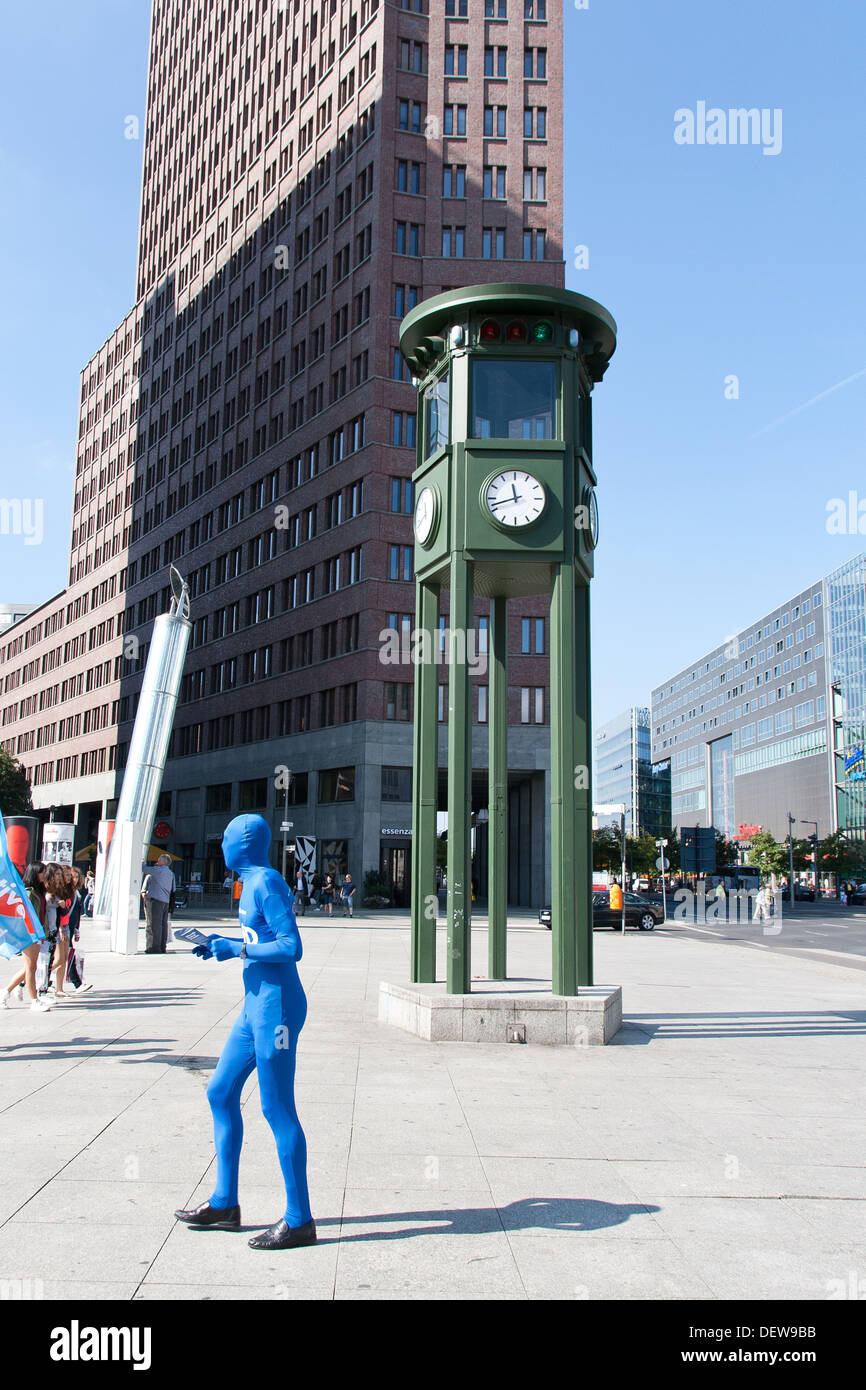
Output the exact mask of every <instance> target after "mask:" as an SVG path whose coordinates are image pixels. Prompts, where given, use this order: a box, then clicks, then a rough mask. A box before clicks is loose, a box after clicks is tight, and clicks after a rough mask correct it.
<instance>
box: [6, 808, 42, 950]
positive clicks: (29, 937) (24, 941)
mask: <svg viewBox="0 0 866 1390" xmlns="http://www.w3.org/2000/svg"><path fill="white" fill-rule="evenodd" d="M44 937H45V932H44V931H43V930H42V924H41V923H40V921H39V918H38V917H37V915H36V913H35V911H34V909H33V906H32V904H31V902H30V899H29V898H28V896H27V890H26V888H25V887H24V884H23V883H22V882H21V875H20V874H19V872H18V870H17V869H16V868H15V865H14V864H13V863H12V860H11V859H10V858H9V850H8V848H7V845H6V826H5V825H4V824H3V813H2V811H0V956H5V957H6V959H7V960H9V959H11V957H12V956H17V955H19V954H20V953H21V951H23V950H24V948H25V946H33V945H35V943H36V942H38V941H42V940H43V939H44Z"/></svg>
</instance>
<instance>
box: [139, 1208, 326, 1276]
mask: <svg viewBox="0 0 866 1390" xmlns="http://www.w3.org/2000/svg"><path fill="white" fill-rule="evenodd" d="M243 1216H244V1229H243V1230H242V1231H213V1230H196V1229H194V1228H192V1227H188V1226H179V1225H178V1226H175V1228H174V1230H173V1231H172V1233H171V1235H170V1236H169V1237H168V1239H167V1240H166V1241H165V1243H164V1245H163V1246H162V1248H161V1249H160V1250H159V1253H158V1254H156V1256H155V1258H153V1259H152V1261H151V1263H150V1265H149V1268H148V1270H147V1279H146V1280H145V1282H147V1283H151V1282H152V1283H156V1284H159V1283H168V1284H186V1283H187V1282H189V1283H199V1284H201V1283H204V1284H210V1285H213V1286H220V1285H224V1284H234V1285H247V1286H253V1287H254V1288H257V1289H262V1290H263V1289H266V1288H269V1289H274V1288H276V1287H286V1288H287V1289H290V1290H291V1289H293V1290H294V1291H295V1294H296V1295H297V1296H300V1295H301V1294H302V1292H303V1290H304V1289H307V1290H308V1292H309V1293H311V1294H312V1293H313V1292H314V1291H316V1290H318V1291H319V1293H320V1294H328V1295H330V1293H331V1292H332V1291H333V1288H334V1269H335V1266H336V1263H337V1255H338V1248H339V1246H338V1242H337V1241H336V1240H333V1241H328V1240H326V1239H323V1240H320V1243H319V1244H318V1245H313V1246H308V1247H306V1248H303V1249H300V1250H251V1249H250V1247H249V1245H248V1244H247V1242H248V1240H249V1238H250V1236H252V1235H255V1234H256V1232H257V1231H261V1230H263V1229H264V1226H263V1225H254V1224H252V1223H251V1222H250V1221H249V1219H248V1217H247V1214H246V1212H244V1213H243ZM274 1220H276V1216H275V1215H273V1214H272V1215H271V1216H270V1217H269V1221H274ZM142 1277H144V1276H142Z"/></svg>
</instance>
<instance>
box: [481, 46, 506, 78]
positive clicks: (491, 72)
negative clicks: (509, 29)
mask: <svg viewBox="0 0 866 1390" xmlns="http://www.w3.org/2000/svg"><path fill="white" fill-rule="evenodd" d="M507 63H508V49H507V48H502V47H496V48H492V47H487V48H485V50H484V76H485V77H506V76H507Z"/></svg>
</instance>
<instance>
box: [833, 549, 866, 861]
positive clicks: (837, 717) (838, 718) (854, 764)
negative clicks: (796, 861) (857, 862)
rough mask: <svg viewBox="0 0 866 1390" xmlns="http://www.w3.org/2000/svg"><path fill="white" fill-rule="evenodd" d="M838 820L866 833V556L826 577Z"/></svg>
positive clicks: (841, 826) (846, 827)
mask: <svg viewBox="0 0 866 1390" xmlns="http://www.w3.org/2000/svg"><path fill="white" fill-rule="evenodd" d="M824 583H825V588H826V605H827V642H828V646H829V649H830V655H831V663H832V672H831V677H832V679H831V689H830V697H831V699H832V710H833V746H832V760H833V783H834V790H835V802H836V817H837V825H838V828H839V829H840V830H843V829H844V830H850V831H851V833H852V835H854V836H856V837H857V838H858V839H866V556H863V555H858V556H856V557H855V558H854V559H853V560H851V561H849V563H848V564H847V565H843V566H842V567H841V568H840V569H838V570H834V572H833V573H832V574H829V575H828V576H827V578H826V580H825V581H824Z"/></svg>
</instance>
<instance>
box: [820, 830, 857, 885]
mask: <svg viewBox="0 0 866 1390" xmlns="http://www.w3.org/2000/svg"><path fill="white" fill-rule="evenodd" d="M818 873H819V874H837V875H838V876H839V877H840V878H850V879H856V880H857V881H862V880H863V878H864V877H866V845H864V844H863V843H862V842H861V841H859V840H852V839H849V837H848V836H847V835H846V834H845V832H844V831H843V830H837V831H836V833H835V835H828V836H827V838H826V839H825V840H820V841H819V842H818Z"/></svg>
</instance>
